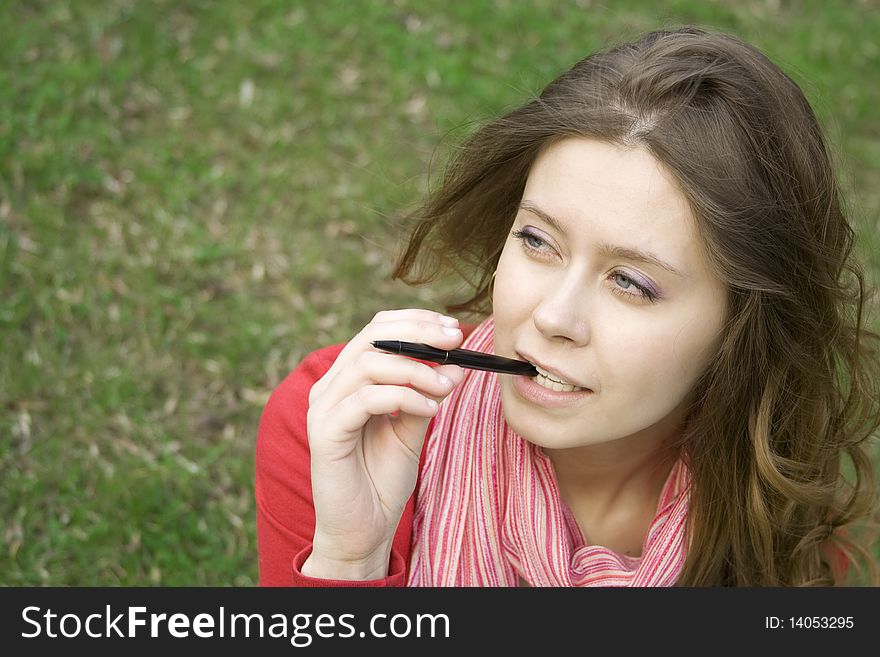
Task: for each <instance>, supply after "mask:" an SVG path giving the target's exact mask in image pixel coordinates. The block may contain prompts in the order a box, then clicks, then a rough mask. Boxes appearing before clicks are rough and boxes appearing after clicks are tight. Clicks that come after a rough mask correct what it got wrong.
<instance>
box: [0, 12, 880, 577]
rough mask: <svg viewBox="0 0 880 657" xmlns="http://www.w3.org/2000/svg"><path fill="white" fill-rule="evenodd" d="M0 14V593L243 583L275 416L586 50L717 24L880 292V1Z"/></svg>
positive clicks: (389, 290) (417, 299)
mask: <svg viewBox="0 0 880 657" xmlns="http://www.w3.org/2000/svg"><path fill="white" fill-rule="evenodd" d="M656 4H657V3H654V2H648V1H644V2H635V1H630V2H614V3H605V4H602V3H591V2H586V1H582V2H551V1H546V2H537V1H536V2H528V3H521V2H502V1H498V2H492V3H489V2H471V1H467V2H449V0H432V1H430V2H415V1H405V0H400V1H397V2H381V3H380V2H363V3H354V2H350V3H349V2H324V1H319V0H315V1H310V2H298V3H288V2H281V1H272V2H268V1H263V2H228V1H217V2H200V1H195V0H192V1H190V2H171V1H167V2H128V1H121V0H108V1H105V2H94V3H85V2H83V3H55V2H50V1H48V0H47V1H44V2H36V1H33V2H27V3H20V2H8V3H2V4H0V41H2V43H3V44H4V47H3V48H2V49H0V101H2V102H0V343H2V345H3V346H2V353H3V357H2V358H0V482H2V483H0V490H2V495H0V523H2V524H0V538H2V542H0V583H2V584H7V585H47V584H48V585H152V584H162V585H190V584H193V585H221V586H222V585H252V584H255V583H256V581H257V565H256V542H255V529H254V523H255V521H254V506H253V500H252V482H253V446H254V438H255V435H256V428H257V424H258V421H259V416H260V411H261V409H262V405H263V403H264V402H265V400H266V398H267V396H268V394H269V392H270V391H271V390H272V389H273V387H274V386H275V385H277V383H278V382H279V381H280V380H281V379H282V378H283V377H284V376H285V374H286V373H287V372H288V371H289V370H290V369H291V368H292V367H294V366H295V365H296V363H297V362H298V361H299V360H300V359H301V358H302V357H303V356H304V355H305V354H306V353H308V352H309V351H310V350H312V349H314V348H316V347H319V346H322V345H325V344H328V343H332V342H340V341H343V340H346V339H348V338H349V337H350V336H351V335H352V334H353V333H354V332H356V331H357V330H359V328H360V327H361V326H363V324H365V323H366V322H367V321H368V320H369V319H370V317H372V315H373V314H374V313H375V312H376V311H377V310H380V309H382V308H393V307H409V306H420V307H433V308H437V309H440V308H441V306H442V303H443V302H444V300H445V299H446V297H445V296H444V295H445V294H447V293H448V292H449V290H450V289H451V287H444V286H439V287H438V288H435V289H433V290H421V289H410V288H407V287H405V286H403V285H402V284H400V283H397V282H390V281H389V280H388V274H389V271H390V260H391V256H392V254H393V252H394V246H395V239H396V236H397V233H396V227H397V220H398V219H399V217H400V216H401V214H402V212H403V211H404V210H405V209H406V208H408V207H410V206H411V205H412V204H413V203H415V202H416V201H417V200H418V198H419V196H420V194H421V193H422V192H423V191H424V189H425V186H426V185H427V184H429V180H432V179H433V178H431V177H429V173H430V174H431V176H433V175H435V174H438V173H439V170H438V166H439V164H440V163H442V161H443V157H444V154H445V153H446V152H447V151H446V149H447V148H448V147H449V146H450V145H451V144H452V143H454V140H455V138H456V137H458V136H461V135H462V134H464V133H466V132H467V131H469V130H470V129H471V128H472V127H473V125H475V123H477V122H479V121H482V120H484V119H486V118H488V117H490V116H492V115H495V114H498V113H499V112H502V111H503V110H505V109H508V108H510V107H512V106H514V105H516V104H518V103H519V102H521V101H522V100H524V99H525V98H526V97H527V96H528V95H529V94H531V93H534V92H536V91H538V90H539V89H540V88H541V87H542V86H543V85H544V84H546V83H547V82H549V80H550V79H552V78H553V77H554V76H555V75H556V74H558V73H560V72H562V71H563V70H564V69H566V68H567V67H568V66H570V65H571V64H572V63H574V62H575V61H576V60H578V59H579V58H581V57H582V56H583V55H585V54H586V53H587V52H588V51H590V50H592V49H594V48H597V47H600V46H603V45H607V44H609V43H610V42H612V41H615V40H618V39H621V38H624V37H630V36H635V35H637V34H638V33H640V32H642V31H644V30H648V29H652V28H655V27H658V26H660V25H663V24H666V23H678V22H696V23H700V24H703V25H708V26H713V27H716V28H720V29H727V30H731V31H733V32H735V33H737V34H739V35H741V36H743V37H744V38H746V39H748V40H750V41H752V42H754V43H755V44H756V45H758V46H759V47H761V48H763V49H764V50H765V51H766V52H767V53H768V54H769V55H770V56H771V57H772V58H773V59H774V60H775V61H777V62H778V63H779V64H780V65H782V66H783V68H785V70H787V71H788V72H790V73H791V74H792V75H793V76H794V77H795V79H796V80H798V81H799V82H801V83H802V84H803V85H804V88H805V90H806V92H807V95H808V96H809V97H810V99H811V101H812V102H813V103H814V104H815V107H816V109H817V111H818V113H819V115H820V117H821V119H822V121H823V123H824V124H825V125H826V127H827V129H828V131H829V134H830V135H831V138H832V141H833V142H834V143H835V144H836V152H837V153H838V156H839V160H840V169H841V176H842V179H843V181H844V185H845V187H846V190H847V192H848V194H849V198H850V203H851V205H852V208H853V210H854V216H855V217H856V219H857V221H858V223H859V226H860V247H861V248H862V250H863V252H864V254H865V258H866V259H867V261H868V262H869V264H870V267H871V275H872V277H876V273H877V272H880V261H878V253H880V248H878V245H880V237H878V232H880V225H878V217H880V192H878V190H880V131H878V125H880V122H878V114H880V110H878V107H880V97H878V96H880V91H878V87H877V85H876V84H874V81H875V80H876V69H877V66H878V63H880V61H878V60H880V48H878V46H877V43H876V35H877V34H878V33H880V11H877V8H878V7H877V5H876V3H874V2H853V3H826V2H819V1H816V2H803V3H798V2H758V1H756V0H753V1H750V2H738V3H723V2H700V3H696V2H668V3H665V4H663V5H662V7H659V8H658V7H657V6H655V5H656Z"/></svg>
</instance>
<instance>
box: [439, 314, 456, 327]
mask: <svg viewBox="0 0 880 657" xmlns="http://www.w3.org/2000/svg"><path fill="white" fill-rule="evenodd" d="M440 323H441V324H445V325H446V326H458V320H457V319H455V317H446V316H444V317H441V318H440Z"/></svg>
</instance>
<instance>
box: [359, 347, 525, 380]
mask: <svg viewBox="0 0 880 657" xmlns="http://www.w3.org/2000/svg"><path fill="white" fill-rule="evenodd" d="M372 345H373V346H374V347H376V349H381V350H382V351H388V352H391V353H392V354H400V355H401V356H411V357H413V358H418V359H419V360H427V361H429V362H431V363H439V364H440V365H458V366H460V367H467V368H469V369H472V370H486V371H487V372H498V373H499V374H521V375H523V376H537V374H538V370H536V369H535V366H534V365H532V364H531V363H529V362H527V361H524V360H515V359H513V358H505V357H504V356H496V355H494V354H484V353H483V352H482V351H471V350H470V349H450V350H449V351H447V350H446V349H437V348H435V347H431V346H430V345H426V344H422V343H421V342H403V341H401V340H376V341H374V342H373V343H372Z"/></svg>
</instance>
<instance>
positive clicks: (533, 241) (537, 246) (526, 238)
mask: <svg viewBox="0 0 880 657" xmlns="http://www.w3.org/2000/svg"><path fill="white" fill-rule="evenodd" d="M511 235H513V237H514V238H516V239H518V240H519V241H521V242H522V243H523V246H525V248H527V249H529V250H530V251H541V250H542V247H544V246H546V245H547V242H545V241H544V240H543V239H541V238H540V237H538V236H537V235H534V234H532V233H529V232H527V231H524V230H515V231H513V232H512V233H511Z"/></svg>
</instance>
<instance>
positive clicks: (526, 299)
mask: <svg viewBox="0 0 880 657" xmlns="http://www.w3.org/2000/svg"><path fill="white" fill-rule="evenodd" d="M648 258H650V259H648ZM493 297H494V317H495V353H496V354H499V355H502V356H508V357H511V358H519V359H523V360H529V361H531V362H532V363H535V364H536V365H537V366H539V368H544V369H545V370H549V371H550V373H551V375H552V377H553V378H555V379H562V380H564V381H566V382H568V383H573V384H576V385H577V386H579V389H578V390H575V391H574V392H568V391H567V390H568V389H569V388H568V387H566V388H563V390H562V391H561V392H557V391H554V390H551V389H549V388H548V387H546V386H543V385H539V384H538V383H537V382H536V380H535V379H530V378H527V377H521V376H506V375H499V379H500V381H501V396H502V404H503V408H504V415H505V418H506V420H507V422H508V424H509V425H510V427H511V428H512V429H513V430H514V431H515V432H517V433H518V434H519V435H521V436H522V437H524V438H526V439H527V440H529V441H531V442H533V443H536V444H538V445H540V446H542V447H547V448H557V449H562V448H570V447H580V446H588V445H596V444H600V443H607V442H609V441H615V440H619V439H622V438H629V439H645V440H653V439H662V438H665V437H668V436H669V435H670V433H671V432H673V433H674V432H675V431H676V430H680V429H681V423H682V422H683V421H684V418H685V416H686V412H687V406H688V402H689V393H690V392H691V390H692V387H693V385H694V383H695V382H696V380H697V378H698V377H699V376H700V374H701V373H702V372H703V370H704V368H705V367H706V365H707V363H708V362H709V359H710V358H712V357H713V355H714V353H715V351H716V349H717V347H718V344H719V340H720V331H721V327H722V324H723V322H724V319H725V312H726V309H725V299H726V289H725V286H724V285H723V284H722V283H721V281H719V280H718V279H717V278H716V277H715V276H714V275H713V274H712V273H711V271H710V269H709V265H708V262H707V260H706V259H705V257H704V255H703V253H702V251H701V245H700V242H699V240H698V236H697V232H696V224H695V219H694V217H693V216H692V214H691V212H690V209H689V207H688V205H687V202H686V200H685V198H684V196H683V195H682V194H681V193H680V192H679V191H678V189H677V188H676V187H675V185H674V184H673V183H672V178H671V177H670V176H669V175H668V174H667V173H665V171H664V169H663V167H662V166H661V165H660V164H659V162H658V161H657V160H656V159H654V157H653V156H652V155H650V154H649V153H648V152H647V151H646V150H644V149H642V148H623V147H619V146H615V145H611V144H607V143H604V142H600V141H595V140H591V139H584V138H574V137H572V138H566V139H564V140H562V141H559V142H556V143H555V144H553V145H551V146H549V147H547V148H546V149H545V150H544V151H543V152H542V153H541V155H540V156H539V157H538V159H537V160H536V161H535V163H534V165H533V166H532V169H531V171H530V173H529V177H528V180H527V182H526V187H525V191H524V192H523V197H522V203H521V206H520V209H519V211H518V213H517V215H516V218H515V220H514V223H513V227H512V229H511V234H510V235H509V236H508V238H507V241H506V242H505V244H504V249H503V251H502V254H501V259H500V261H499V264H498V271H497V274H496V277H495V284H494V290H493ZM549 385H551V386H552V385H553V384H549ZM555 387H556V388H561V387H562V386H558V385H557V386H555ZM583 388H588V389H589V390H588V391H587V390H584V389H583Z"/></svg>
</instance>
